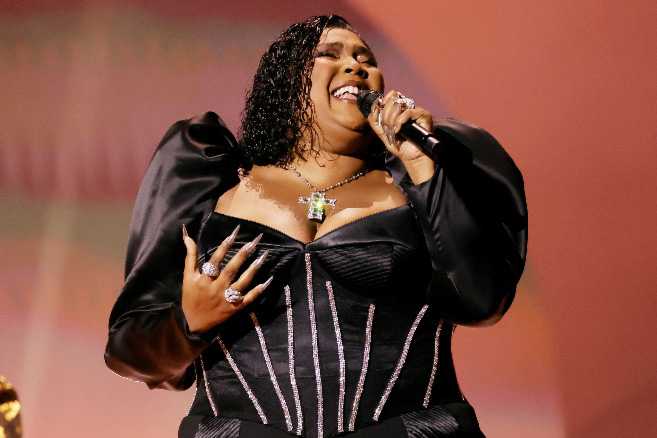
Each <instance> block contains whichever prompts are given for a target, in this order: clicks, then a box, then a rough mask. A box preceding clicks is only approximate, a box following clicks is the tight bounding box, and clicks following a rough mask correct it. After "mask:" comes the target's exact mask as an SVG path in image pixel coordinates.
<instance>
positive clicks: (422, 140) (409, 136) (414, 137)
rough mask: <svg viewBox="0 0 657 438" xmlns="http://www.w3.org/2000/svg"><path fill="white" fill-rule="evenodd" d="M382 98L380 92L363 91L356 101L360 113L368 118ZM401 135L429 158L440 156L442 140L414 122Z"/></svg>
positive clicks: (400, 131)
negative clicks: (439, 145) (439, 147)
mask: <svg viewBox="0 0 657 438" xmlns="http://www.w3.org/2000/svg"><path fill="white" fill-rule="evenodd" d="M382 96H383V94H382V93H380V92H378V91H374V90H361V91H360V92H359V93H358V98H357V99H356V103H357V104H358V108H359V109H360V112H361V113H363V115H364V116H365V117H368V116H369V115H370V113H371V112H372V105H374V103H375V102H376V100H377V99H379V98H380V97H382ZM399 135H401V136H402V137H404V138H405V139H406V140H409V141H411V142H413V143H415V144H416V145H417V146H418V147H419V148H420V150H422V152H424V153H425V154H427V155H428V156H429V157H431V158H433V159H435V158H436V157H437V156H438V144H439V143H440V140H438V139H437V138H436V136H434V135H433V133H432V132H431V131H427V130H426V129H424V128H423V127H422V126H420V125H418V124H417V123H415V122H414V121H413V120H409V121H407V122H406V123H404V124H403V125H402V126H401V128H400V129H399Z"/></svg>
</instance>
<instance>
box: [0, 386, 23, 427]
mask: <svg viewBox="0 0 657 438" xmlns="http://www.w3.org/2000/svg"><path fill="white" fill-rule="evenodd" d="M22 436H23V428H22V427H21V403H20V402H19V401H18V394H16V390H15V389H14V387H13V386H12V385H11V383H9V381H7V379H6V378H5V377H4V376H1V375H0V438H18V437H22Z"/></svg>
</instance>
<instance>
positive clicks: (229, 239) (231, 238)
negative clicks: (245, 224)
mask: <svg viewBox="0 0 657 438" xmlns="http://www.w3.org/2000/svg"><path fill="white" fill-rule="evenodd" d="M239 230H240V224H237V226H236V227H235V229H234V230H233V232H232V233H230V234H229V235H228V237H226V238H225V239H224V242H226V243H233V241H234V240H235V238H236V237H237V233H238V231H239Z"/></svg>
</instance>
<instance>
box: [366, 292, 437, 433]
mask: <svg viewBox="0 0 657 438" xmlns="http://www.w3.org/2000/svg"><path fill="white" fill-rule="evenodd" d="M428 307H429V305H428V304H425V305H424V306H422V308H421V309H420V311H419V312H418V314H417V316H416V317H415V321H413V325H411V328H410V330H409V331H408V334H407V335H406V341H405V342H404V348H403V349H402V352H401V355H400V356H399V360H398V361H397V366H396V367H395V371H393V373H392V376H390V380H389V381H388V384H387V385H386V389H385V391H383V395H382V396H381V400H379V404H378V405H377V407H376V409H375V410H374V416H373V417H372V419H373V420H374V421H379V416H380V415H381V411H383V406H385V404H386V402H387V401H388V397H389V396H390V393H391V392H392V388H393V387H394V386H395V383H396V382H397V379H398V378H399V373H401V369H402V367H403V366H404V362H406V356H407V355H408V349H409V348H410V347H411V341H412V340H413V335H414V334H415V330H417V326H418V325H419V324H420V321H421V320H422V317H423V316H424V314H425V312H426V311H427V308H428Z"/></svg>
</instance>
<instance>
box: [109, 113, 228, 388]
mask: <svg viewBox="0 0 657 438" xmlns="http://www.w3.org/2000/svg"><path fill="white" fill-rule="evenodd" d="M236 152H237V149H236V141H235V139H234V137H233V135H232V134H231V133H230V131H229V130H228V129H227V128H226V126H225V124H224V122H223V121H222V120H221V119H220V118H219V117H218V116H217V114H215V113H213V112H207V113H205V114H203V115H202V116H199V117H195V118H193V119H188V120H182V121H178V122H176V123H174V124H173V125H172V126H171V128H169V130H168V131H167V133H166V134H165V135H164V138H163V139H162V141H161V142H160V144H159V145H158V147H157V149H156V150H155V153H154V154H153V157H152V158H151V162H150V164H149V166H148V169H147V170H146V174H145V175H144V178H143V180H142V182H141V186H140V188H139V192H138V194H137V199H136V202H135V206H134V209H133V213H132V220H131V223H130V234H129V240H128V250H127V256H126V263H125V283H124V286H123V289H122V290H121V293H120V295H119V297H118V299H117V301H116V303H115V304H114V307H113V309H112V312H111V314H110V319H109V337H108V341H107V347H106V350H105V363H106V364H107V366H108V367H109V368H111V369H112V370H113V371H115V372H116V373H118V374H119V375H121V376H124V377H128V378H131V379H135V380H139V381H142V382H145V383H146V384H147V385H148V386H149V388H154V387H160V388H166V389H186V388H188V387H189V386H190V385H191V384H192V383H193V381H194V372H193V367H192V366H191V364H192V362H193V361H194V359H195V358H196V357H197V356H198V355H199V354H200V353H201V352H202V351H203V349H205V348H206V347H207V346H208V345H209V342H210V341H211V339H210V338H211V336H212V333H211V332H208V333H204V334H203V335H198V334H195V333H190V331H189V328H188V326H187V323H186V321H185V317H184V314H183V312H182V308H181V304H180V302H181V286H182V274H183V267H184V259H185V254H186V250H185V246H184V243H183V240H182V229H181V226H182V224H183V223H185V224H186V226H187V229H188V231H189V233H190V235H191V236H192V237H193V236H195V235H196V234H197V232H198V230H199V227H200V222H201V220H202V219H203V217H204V215H205V214H208V213H209V212H210V211H211V210H212V209H213V208H214V205H215V203H216V200H217V199H218V198H219V196H220V195H221V193H223V192H224V191H226V190H227V189H228V188H230V187H232V186H233V185H235V184H237V182H238V177H237V160H236V157H237V153H236Z"/></svg>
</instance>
